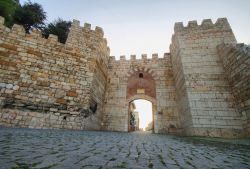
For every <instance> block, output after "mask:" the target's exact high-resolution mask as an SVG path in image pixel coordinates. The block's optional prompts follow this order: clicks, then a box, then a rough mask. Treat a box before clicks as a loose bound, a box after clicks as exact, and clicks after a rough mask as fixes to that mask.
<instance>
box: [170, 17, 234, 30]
mask: <svg viewBox="0 0 250 169" xmlns="http://www.w3.org/2000/svg"><path fill="white" fill-rule="evenodd" d="M210 28H220V29H221V28H223V29H231V27H230V24H229V23H228V20H227V18H218V19H217V21H216V22H215V23H213V22H212V20H211V19H203V20H202V22H201V25H198V23H197V21H196V20H193V21H189V22H188V24H187V26H186V27H185V26H184V25H183V23H182V22H176V23H175V25H174V31H175V33H177V32H182V31H188V30H193V29H210Z"/></svg>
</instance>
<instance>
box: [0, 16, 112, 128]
mask: <svg viewBox="0 0 250 169" xmlns="http://www.w3.org/2000/svg"><path fill="white" fill-rule="evenodd" d="M3 23H4V19H3V18H1V17H0V24H1V25H0V34H1V37H0V71H1V74H0V79H1V80H0V89H1V92H0V102H1V111H0V124H1V125H8V126H9V125H10V124H11V126H20V127H35V128H74V129H95V130H99V129H100V122H101V112H100V111H97V112H93V111H92V110H91V109H90V102H91V100H92V98H95V97H94V96H92V95H93V93H92V92H91V91H92V86H96V85H95V83H96V82H97V81H98V78H99V75H97V73H96V72H98V71H96V70H99V67H98V64H97V63H100V62H105V63H106V65H107V60H108V59H106V60H105V58H108V57H107V56H108V55H109V49H108V47H107V43H106V40H105V39H104V38H103V34H102V33H101V31H100V30H101V28H97V29H96V30H95V31H94V30H90V29H88V31H89V32H91V33H90V34H89V36H88V39H87V38H85V37H82V39H83V40H84V42H83V43H81V45H82V46H84V48H81V46H76V45H75V43H74V41H72V40H71V39H70V38H71V37H72V36H75V34H77V33H78V32H75V30H74V28H75V27H76V25H77V24H78V23H79V22H78V21H74V22H73V24H72V28H71V31H70V33H69V34H70V35H69V38H68V40H67V43H66V44H61V43H59V42H58V41H57V37H56V36H54V35H50V36H49V38H48V39H44V38H42V36H41V33H40V32H38V31H36V30H34V31H32V32H31V33H30V34H26V33H25V31H24V29H23V27H22V26H19V25H14V26H13V28H12V29H9V28H7V27H5V26H4V25H3ZM77 26H78V28H79V29H81V30H82V29H85V28H81V27H80V25H77ZM78 36H79V37H81V35H78ZM89 39H91V40H89ZM105 46H106V47H105ZM102 65H104V64H103V63H102ZM103 68H104V66H103ZM100 81H102V82H104V83H105V81H103V79H100ZM101 90H103V88H101ZM100 92H102V95H103V94H104V90H103V91H100ZM98 103H99V102H98ZM8 112H9V113H8ZM8 114H9V115H8ZM80 119H81V120H80ZM9 120H11V122H10V121H9ZM9 122H10V123H9Z"/></svg>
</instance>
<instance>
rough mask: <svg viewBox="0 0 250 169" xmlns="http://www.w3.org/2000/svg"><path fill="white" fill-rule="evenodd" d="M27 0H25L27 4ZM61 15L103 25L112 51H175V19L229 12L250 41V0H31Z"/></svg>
mask: <svg viewBox="0 0 250 169" xmlns="http://www.w3.org/2000/svg"><path fill="white" fill-rule="evenodd" d="M25 1H26V0H21V1H20V2H21V3H24V2H25ZM31 1H32V2H37V3H39V4H41V5H42V6H43V8H44V10H45V11H46V12H47V22H51V21H53V20H55V19H57V18H58V17H60V18H62V19H65V20H71V21H72V20H73V19H76V20H79V21H80V22H81V25H84V23H85V22H87V23H90V24H92V28H93V29H94V27H95V26H100V27H102V28H103V29H104V34H105V37H106V38H107V40H108V45H109V47H110V49H111V56H116V58H119V57H120V56H121V55H126V57H127V58H129V57H130V55H132V54H136V55H137V58H140V57H141V54H147V55H148V57H151V55H152V54H153V53H158V54H159V57H162V56H163V54H164V53H165V52H169V45H170V43H171V36H172V34H173V30H174V23H175V22H183V23H184V25H187V22H188V21H190V20H197V21H198V24H200V23H201V21H202V19H209V18H210V19H212V21H213V22H215V21H216V20H217V18H220V17H227V18H228V20H229V23H230V25H231V27H232V29H233V32H234V33H235V36H236V39H237V41H238V42H239V43H246V44H250V0H209V1H208V0H174V1H170V0H71V1H69V0H31Z"/></svg>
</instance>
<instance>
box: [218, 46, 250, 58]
mask: <svg viewBox="0 0 250 169" xmlns="http://www.w3.org/2000/svg"><path fill="white" fill-rule="evenodd" d="M217 50H218V51H222V52H224V53H230V52H232V51H235V52H237V53H244V54H246V55H248V56H250V45H246V44H244V43H238V44H225V43H223V44H220V45H218V46H217Z"/></svg>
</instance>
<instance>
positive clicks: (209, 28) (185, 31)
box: [170, 18, 244, 137]
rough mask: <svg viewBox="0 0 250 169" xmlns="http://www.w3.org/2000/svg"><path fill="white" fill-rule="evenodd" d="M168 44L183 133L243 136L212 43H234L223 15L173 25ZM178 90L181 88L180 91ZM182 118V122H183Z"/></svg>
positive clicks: (239, 115)
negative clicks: (214, 18)
mask: <svg viewBox="0 0 250 169" xmlns="http://www.w3.org/2000/svg"><path fill="white" fill-rule="evenodd" d="M174 30H175V33H174V35H173V38H172V45H171V47H170V51H171V58H172V63H173V64H176V65H177V68H176V69H174V75H175V82H176V87H177V90H178V92H181V93H179V94H178V107H179V110H180V112H179V113H180V116H184V118H183V119H182V120H181V121H182V122H184V123H182V122H181V124H182V128H183V129H184V133H185V134H187V135H202V136H215V137H221V136H222V137H237V136H243V135H244V134H243V133H244V132H243V123H244V121H243V119H244V117H243V116H242V114H241V113H239V112H238V111H237V110H236V108H235V106H234V97H233V95H232V92H231V90H230V86H229V83H228V80H227V77H226V74H225V71H224V69H223V65H222V62H221V59H220V57H219V55H218V53H217V49H216V46H217V45H219V44H221V43H228V44H236V40H235V37H234V34H233V32H232V30H231V27H230V25H229V23H228V22H227V20H226V19H225V18H220V19H218V20H217V22H216V23H215V24H213V23H212V21H211V20H209V19H208V20H203V21H202V24H201V25H197V22H196V21H190V22H189V23H188V26H187V27H184V26H183V24H182V23H176V24H175V28H174ZM180 89H181V90H180ZM185 120H186V121H185Z"/></svg>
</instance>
